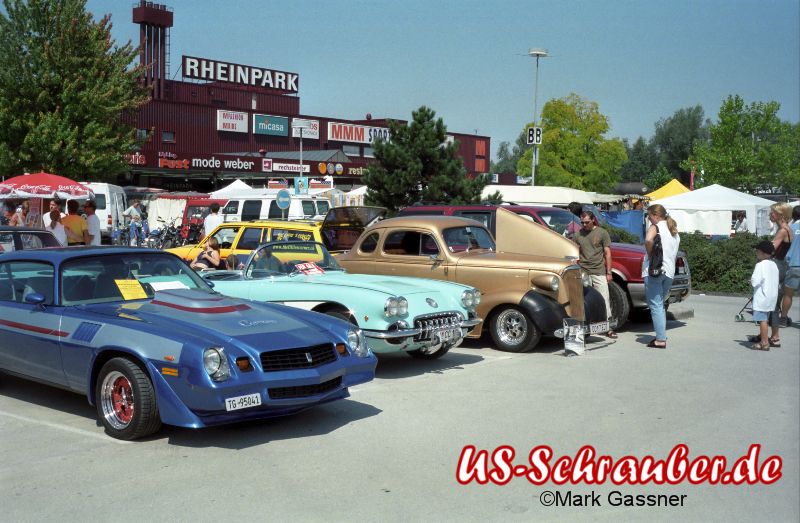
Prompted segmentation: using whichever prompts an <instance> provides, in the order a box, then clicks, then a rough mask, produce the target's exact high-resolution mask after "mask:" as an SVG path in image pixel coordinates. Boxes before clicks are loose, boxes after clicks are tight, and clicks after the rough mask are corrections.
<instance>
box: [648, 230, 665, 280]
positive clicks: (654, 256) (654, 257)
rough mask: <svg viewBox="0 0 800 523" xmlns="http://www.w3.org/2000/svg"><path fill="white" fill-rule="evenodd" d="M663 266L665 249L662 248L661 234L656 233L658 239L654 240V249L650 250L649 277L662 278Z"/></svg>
mask: <svg viewBox="0 0 800 523" xmlns="http://www.w3.org/2000/svg"><path fill="white" fill-rule="evenodd" d="M663 265H664V249H663V248H662V247H661V234H659V233H656V238H655V240H653V248H652V249H651V250H650V267H648V268H647V274H648V276H652V277H656V276H661V275H662V274H663V273H664V271H663V269H662V266H663Z"/></svg>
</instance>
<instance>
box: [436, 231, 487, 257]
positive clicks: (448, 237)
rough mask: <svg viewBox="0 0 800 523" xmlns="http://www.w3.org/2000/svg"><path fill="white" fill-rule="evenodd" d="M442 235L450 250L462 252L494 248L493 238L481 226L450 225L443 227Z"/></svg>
mask: <svg viewBox="0 0 800 523" xmlns="http://www.w3.org/2000/svg"><path fill="white" fill-rule="evenodd" d="M442 237H444V242H445V243H446V244H447V248H448V250H449V251H450V252H464V251H471V250H474V249H487V250H490V251H493V250H495V245H494V240H493V239H492V235H491V234H489V231H487V230H486V229H484V228H483V227H452V228H450V229H445V230H444V232H443V234H442Z"/></svg>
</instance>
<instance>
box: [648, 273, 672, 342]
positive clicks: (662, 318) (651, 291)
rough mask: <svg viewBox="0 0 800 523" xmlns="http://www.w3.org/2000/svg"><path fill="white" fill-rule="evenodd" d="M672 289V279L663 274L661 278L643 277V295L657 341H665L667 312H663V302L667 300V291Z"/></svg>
mask: <svg viewBox="0 0 800 523" xmlns="http://www.w3.org/2000/svg"><path fill="white" fill-rule="evenodd" d="M671 287H672V278H668V277H666V276H664V275H663V274H662V275H661V276H656V277H655V278H654V277H652V276H645V277H644V295H645V297H646V298H647V306H648V307H650V316H651V317H652V318H653V328H654V329H655V331H656V339H657V340H658V341H667V312H666V311H665V310H664V301H665V300H667V299H668V298H669V289H670V288H671Z"/></svg>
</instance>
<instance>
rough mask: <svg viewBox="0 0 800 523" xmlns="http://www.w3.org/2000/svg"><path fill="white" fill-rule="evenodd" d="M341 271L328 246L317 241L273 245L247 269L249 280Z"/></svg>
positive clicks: (257, 254)
mask: <svg viewBox="0 0 800 523" xmlns="http://www.w3.org/2000/svg"><path fill="white" fill-rule="evenodd" d="M320 270H321V271H341V270H342V268H341V266H339V264H338V263H336V259H335V258H334V257H333V256H331V254H330V253H329V252H328V250H327V249H326V248H325V246H324V245H322V244H321V243H317V242H273V243H268V244H265V245H262V246H261V247H259V248H258V250H256V252H254V253H253V255H252V256H251V257H250V260H249V261H248V263H247V268H246V269H245V277H247V278H255V279H258V278H267V277H269V276H276V275H280V274H294V273H297V272H303V273H307V274H315V273H318V272H319V271H320Z"/></svg>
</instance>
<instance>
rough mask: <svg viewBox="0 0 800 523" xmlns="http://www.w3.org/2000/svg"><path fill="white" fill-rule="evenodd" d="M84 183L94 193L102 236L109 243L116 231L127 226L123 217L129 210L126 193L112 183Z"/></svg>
mask: <svg viewBox="0 0 800 523" xmlns="http://www.w3.org/2000/svg"><path fill="white" fill-rule="evenodd" d="M82 183H83V185H85V186H87V187H89V188H90V189H91V190H92V192H93V193H94V203H96V204H97V210H96V211H95V214H96V215H97V218H98V219H99V220H100V235H101V236H102V239H103V243H109V242H110V240H111V234H112V233H113V232H114V229H116V228H117V227H118V226H121V225H125V219H124V217H123V216H122V213H123V211H125V209H127V208H128V205H127V199H126V198H125V191H124V190H123V189H122V187H120V186H119V185H113V184H110V183H95V182H91V183H89V182H82Z"/></svg>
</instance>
